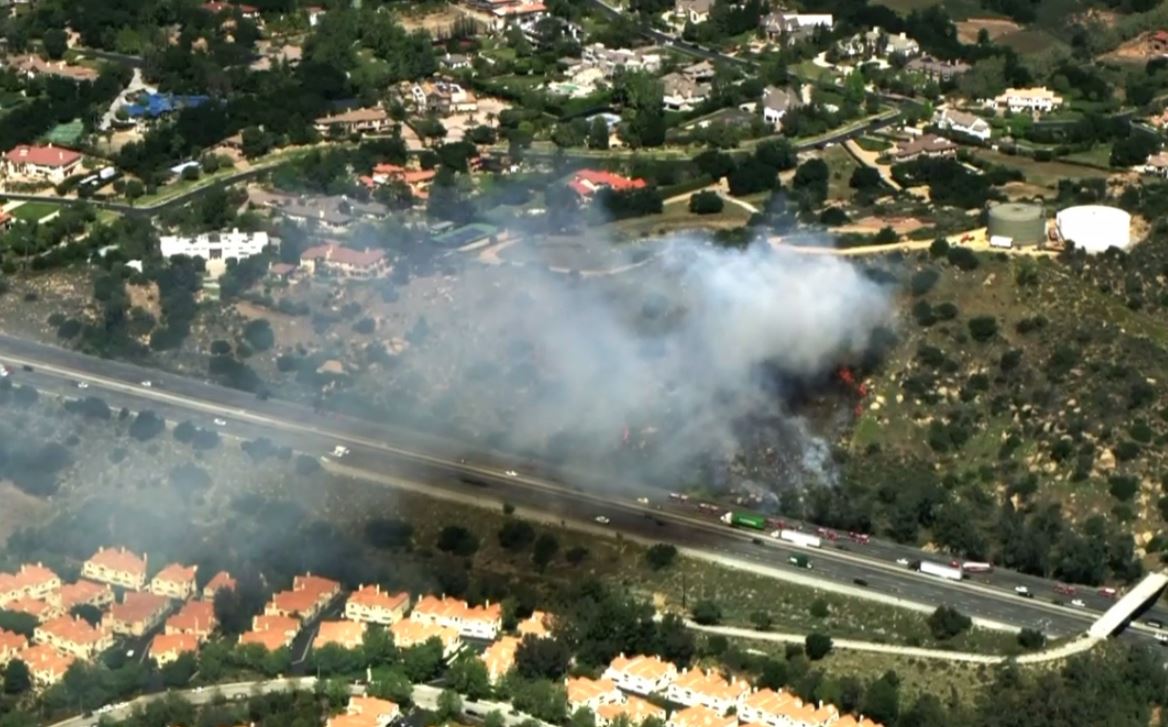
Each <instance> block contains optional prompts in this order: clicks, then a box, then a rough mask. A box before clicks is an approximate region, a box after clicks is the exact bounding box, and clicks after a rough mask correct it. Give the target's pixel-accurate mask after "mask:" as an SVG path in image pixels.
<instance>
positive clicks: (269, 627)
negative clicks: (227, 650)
mask: <svg viewBox="0 0 1168 727" xmlns="http://www.w3.org/2000/svg"><path fill="white" fill-rule="evenodd" d="M298 633H300V621H299V620H298V619H295V618H292V617H291V616H272V615H267V614H264V615H260V616H254V617H253V618H252V620H251V631H247V632H244V633H243V634H241V635H240V637H239V643H240V644H241V645H247V644H259V645H260V646H262V647H264V648H265V649H267V650H268V651H276V650H277V649H280V648H282V647H285V646H290V645H291V644H292V641H293V639H295V638H296V634H298Z"/></svg>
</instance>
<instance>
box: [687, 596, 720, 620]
mask: <svg viewBox="0 0 1168 727" xmlns="http://www.w3.org/2000/svg"><path fill="white" fill-rule="evenodd" d="M690 614H691V615H692V616H693V620H694V621H696V622H698V623H699V624H701V625H702V626H711V625H714V624H717V623H719V622H721V621H722V608H721V607H720V606H719V605H718V604H717V603H715V602H714V601H711V600H709V599H702V600H701V601H698V602H697V603H695V604H694V606H693V608H692V609H691V610H690Z"/></svg>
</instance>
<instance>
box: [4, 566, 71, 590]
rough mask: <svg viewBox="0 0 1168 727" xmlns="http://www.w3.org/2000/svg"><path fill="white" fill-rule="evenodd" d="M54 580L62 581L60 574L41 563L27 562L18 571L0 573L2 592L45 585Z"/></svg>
mask: <svg viewBox="0 0 1168 727" xmlns="http://www.w3.org/2000/svg"><path fill="white" fill-rule="evenodd" d="M53 581H56V582H58V583H60V581H61V578H60V576H58V575H57V574H56V573H54V572H53V571H51V570H50V569H48V568H46V567H44V566H43V565H41V564H40V563H34V564H31V565H30V564H28V563H25V564H24V565H22V566H20V570H19V571H17V572H16V573H0V594H4V593H16V592H20V591H24V590H26V589H29V588H37V587H44V586H47V585H48V584H50V583H52V582H53Z"/></svg>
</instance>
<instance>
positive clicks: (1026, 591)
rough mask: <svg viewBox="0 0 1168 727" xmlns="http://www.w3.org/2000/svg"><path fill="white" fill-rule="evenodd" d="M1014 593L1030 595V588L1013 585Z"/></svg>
mask: <svg viewBox="0 0 1168 727" xmlns="http://www.w3.org/2000/svg"><path fill="white" fill-rule="evenodd" d="M1014 593H1017V594H1018V595H1019V596H1028V595H1030V589H1029V588H1027V587H1026V586H1014Z"/></svg>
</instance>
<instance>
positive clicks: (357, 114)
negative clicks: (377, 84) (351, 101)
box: [316, 107, 389, 124]
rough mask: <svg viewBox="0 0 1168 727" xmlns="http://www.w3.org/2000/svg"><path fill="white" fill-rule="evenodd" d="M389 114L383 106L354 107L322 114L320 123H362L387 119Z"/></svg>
mask: <svg viewBox="0 0 1168 727" xmlns="http://www.w3.org/2000/svg"><path fill="white" fill-rule="evenodd" d="M388 119H389V114H388V113H387V112H386V110H385V109H383V108H380V107H378V108H369V109H353V110H352V111H345V112H343V113H339V114H333V115H332V116H322V117H321V118H319V119H317V120H316V123H318V124H360V123H363V122H367V121H386V120H388Z"/></svg>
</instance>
